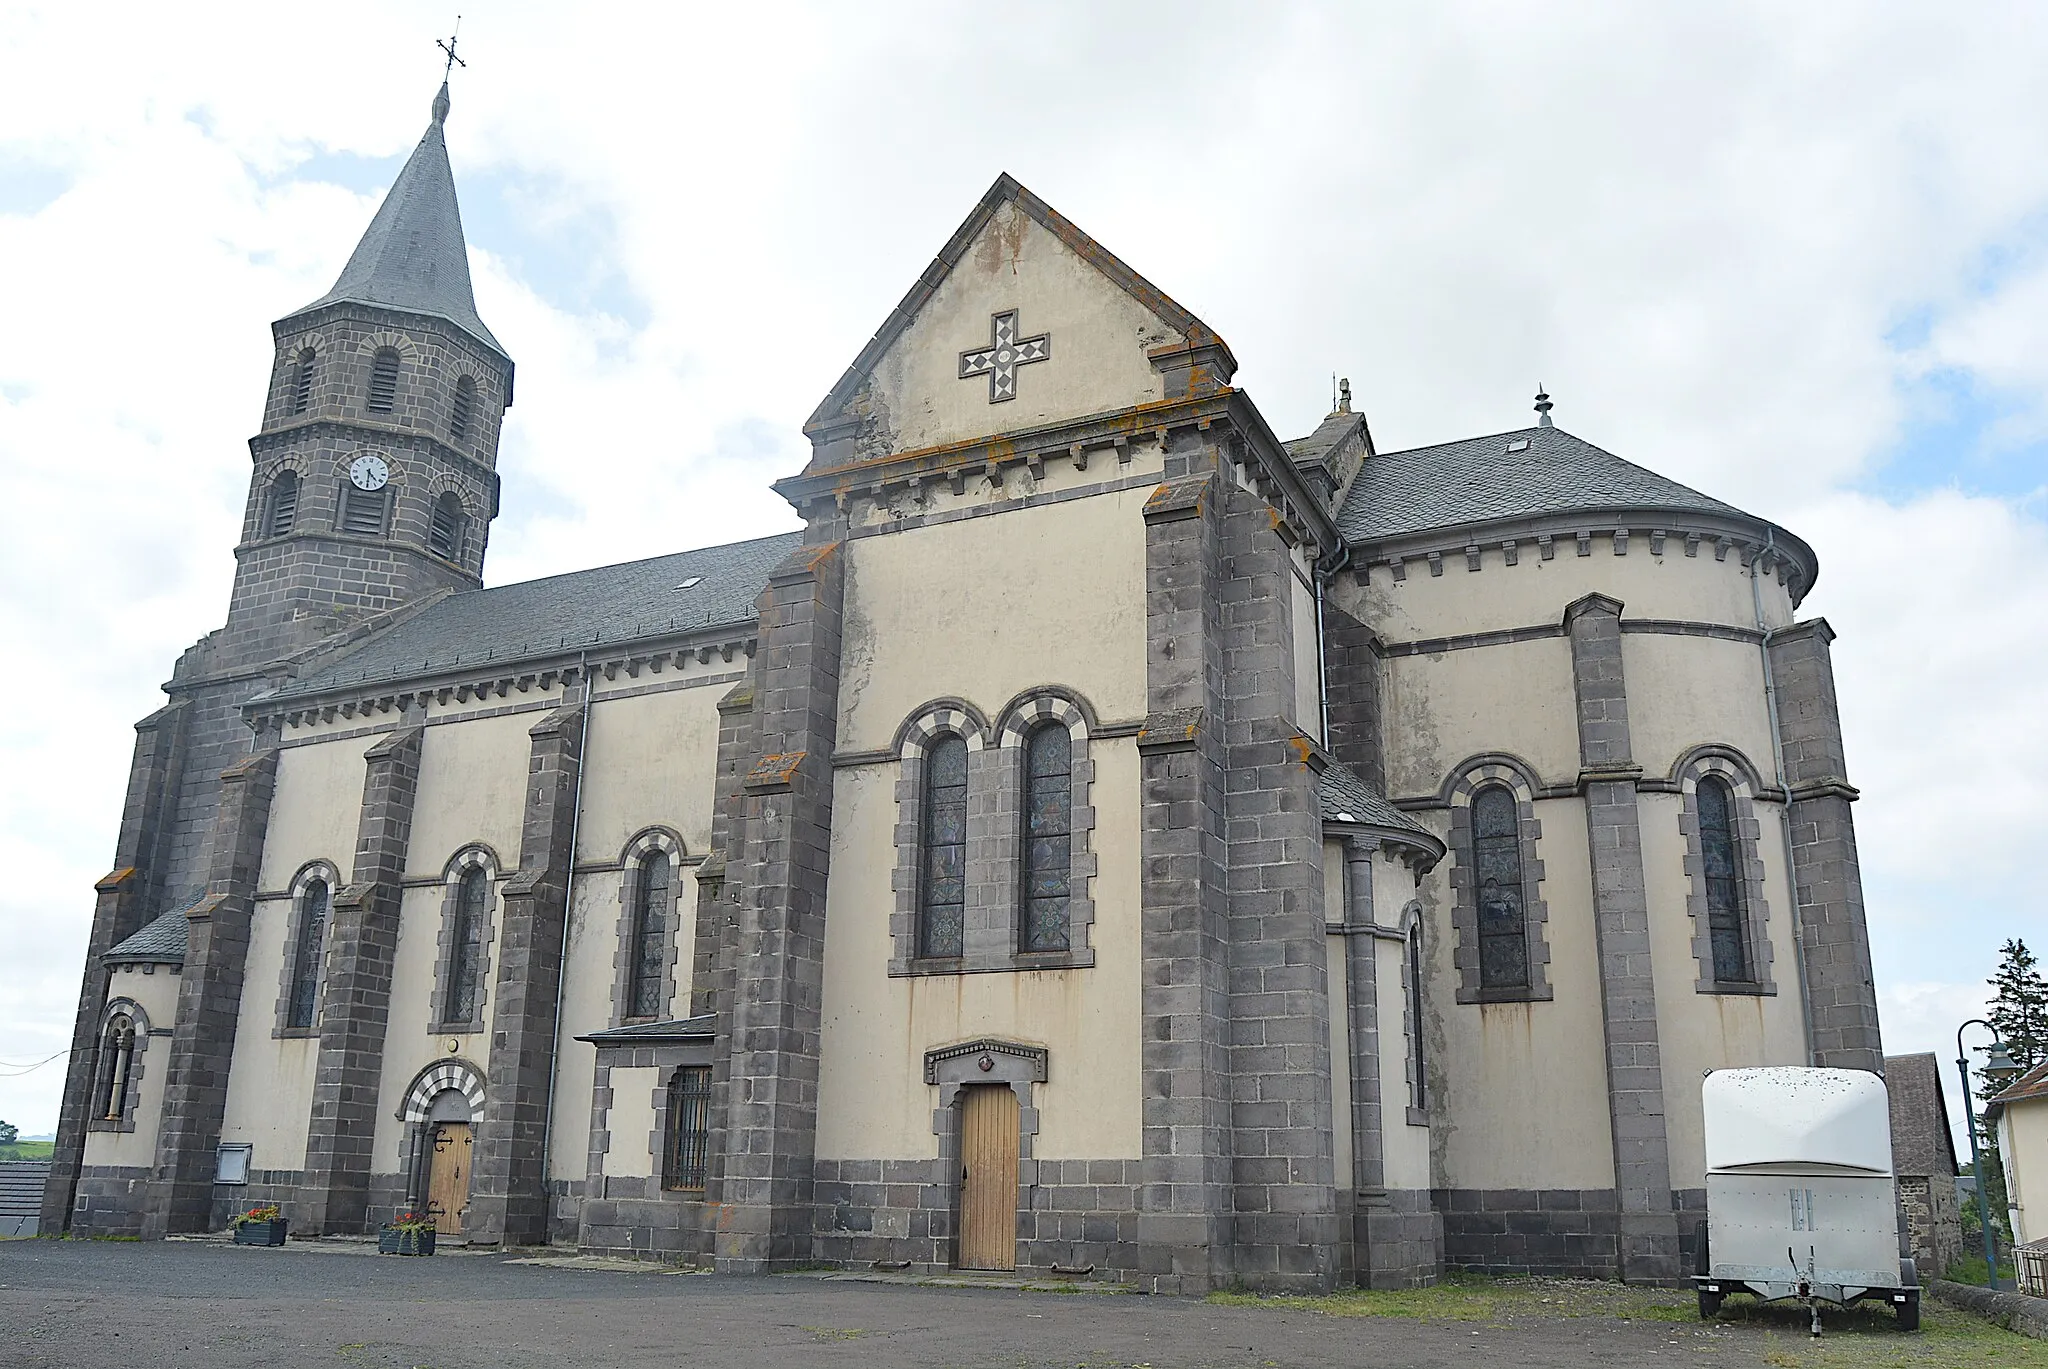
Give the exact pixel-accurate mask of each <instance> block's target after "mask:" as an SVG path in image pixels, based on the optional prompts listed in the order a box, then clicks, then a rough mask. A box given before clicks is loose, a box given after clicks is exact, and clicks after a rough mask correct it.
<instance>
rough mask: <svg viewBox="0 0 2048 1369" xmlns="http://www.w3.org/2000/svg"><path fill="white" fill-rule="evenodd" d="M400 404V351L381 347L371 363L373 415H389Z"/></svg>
mask: <svg viewBox="0 0 2048 1369" xmlns="http://www.w3.org/2000/svg"><path fill="white" fill-rule="evenodd" d="M397 403H398V349H397V348H396V347H379V348H378V349H377V355H376V356H375V357H373V358H372V359H371V361H370V403H369V410H370V412H371V413H373V414H388V413H390V412H391V410H392V409H393V408H394V407H395V406H396V405H397Z"/></svg>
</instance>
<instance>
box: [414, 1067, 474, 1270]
mask: <svg viewBox="0 0 2048 1369" xmlns="http://www.w3.org/2000/svg"><path fill="white" fill-rule="evenodd" d="M426 1128H427V1134H426V1138H425V1140H426V1145H425V1155H424V1157H423V1158H424V1159H425V1161H426V1165H425V1168H426V1171H427V1172H426V1175H425V1182H424V1183H423V1184H422V1188H423V1190H424V1191H425V1193H426V1199H427V1201H426V1210H427V1214H428V1215H429V1216H431V1217H432V1218H433V1219H434V1229H435V1231H437V1232H438V1233H440V1234H441V1235H442V1236H460V1235H461V1234H462V1228H463V1220H464V1218H465V1217H467V1216H468V1214H469V1176H470V1155H471V1153H472V1151H473V1150H474V1149H475V1146H476V1128H475V1126H474V1124H473V1123H472V1122H471V1120H470V1111H469V1099H468V1098H466V1097H464V1096H463V1095H462V1093H461V1092H460V1091H459V1090H456V1089H443V1090H441V1091H440V1092H439V1093H437V1094H435V1095H434V1099H433V1101H432V1102H431V1103H429V1104H428V1105H427V1121H426Z"/></svg>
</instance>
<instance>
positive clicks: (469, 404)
mask: <svg viewBox="0 0 2048 1369" xmlns="http://www.w3.org/2000/svg"><path fill="white" fill-rule="evenodd" d="M475 410H476V382H475V381H474V380H471V379H470V378H469V377H468V376H464V377H463V378H462V379H460V380H458V381H456V382H455V399H454V402H453V403H451V404H450V405H449V406H448V436H449V437H450V438H451V439H452V440H454V441H456V442H461V441H464V440H465V439H467V438H468V437H469V419H470V415H471V414H472V413H474V412H475Z"/></svg>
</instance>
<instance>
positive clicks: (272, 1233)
mask: <svg viewBox="0 0 2048 1369" xmlns="http://www.w3.org/2000/svg"><path fill="white" fill-rule="evenodd" d="M284 1228H285V1220H284V1218H282V1217H279V1218H277V1219H276V1220H274V1221H268V1222H241V1223H239V1224H237V1225H236V1227H235V1244H236V1245H283V1244H284Z"/></svg>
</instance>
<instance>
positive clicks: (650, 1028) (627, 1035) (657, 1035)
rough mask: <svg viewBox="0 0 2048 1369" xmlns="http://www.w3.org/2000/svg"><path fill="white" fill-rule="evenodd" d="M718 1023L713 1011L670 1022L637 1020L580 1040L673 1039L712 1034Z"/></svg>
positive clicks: (597, 1032) (581, 1037)
mask: <svg viewBox="0 0 2048 1369" xmlns="http://www.w3.org/2000/svg"><path fill="white" fill-rule="evenodd" d="M717 1024H718V1018H717V1016H716V1014H713V1013H702V1014H700V1015H698V1016H696V1017H679V1018H676V1019H674V1020H673V1021H669V1022H636V1023H634V1024H633V1025H632V1026H630V1027H608V1028H606V1029H605V1030H604V1031H595V1032H591V1033H590V1034H588V1035H587V1036H579V1037H577V1038H576V1039H577V1040H578V1041H598V1042H610V1041H673V1040H675V1039H676V1038H677V1037H679V1036H710V1035H711V1034H712V1032H713V1030H714V1029H715V1028H716V1026H717Z"/></svg>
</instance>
